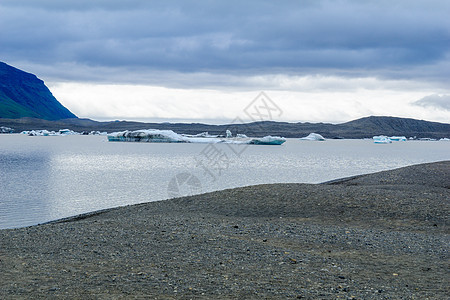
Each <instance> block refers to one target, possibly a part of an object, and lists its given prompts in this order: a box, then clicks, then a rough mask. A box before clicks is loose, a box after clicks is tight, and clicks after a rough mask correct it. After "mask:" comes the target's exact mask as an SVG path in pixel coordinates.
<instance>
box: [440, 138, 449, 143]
mask: <svg viewBox="0 0 450 300" xmlns="http://www.w3.org/2000/svg"><path fill="white" fill-rule="evenodd" d="M439 141H440V142H450V139H449V138H442V139H439Z"/></svg>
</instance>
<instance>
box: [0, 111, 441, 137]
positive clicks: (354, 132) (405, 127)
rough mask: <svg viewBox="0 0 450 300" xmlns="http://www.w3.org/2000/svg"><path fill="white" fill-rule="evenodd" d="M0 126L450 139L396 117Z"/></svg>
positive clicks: (436, 127) (10, 122) (427, 125)
mask: <svg viewBox="0 0 450 300" xmlns="http://www.w3.org/2000/svg"><path fill="white" fill-rule="evenodd" d="M0 126H6V127H11V128H14V129H15V132H20V131H22V130H31V129H47V130H58V129H61V128H70V129H72V130H75V131H79V132H81V131H91V130H98V131H107V132H113V131H122V130H138V129H150V128H153V129H170V130H173V131H175V132H177V133H185V134H196V133H200V132H205V131H208V132H209V133H210V134H224V133H225V131H226V130H227V129H229V130H231V132H232V133H233V134H236V133H244V134H246V135H248V136H255V137H261V136H265V135H278V136H283V137H287V138H298V137H303V136H306V135H308V134H309V133H311V132H316V133H319V134H321V135H323V136H324V137H325V138H327V139H331V138H347V139H359V138H371V137H373V136H374V135H380V134H384V135H389V136H393V135H402V136H403V135H404V136H406V137H417V138H425V137H428V138H444V137H446V138H449V137H450V124H446V123H438V122H429V121H423V120H415V119H407V118H396V117H377V116H371V117H365V118H361V119H357V120H354V121H350V122H346V123H342V124H327V123H287V122H274V121H264V122H254V123H246V124H228V125H208V124H200V123H190V124H189V123H141V122H130V121H112V122H97V121H93V120H90V119H74V118H72V119H63V120H58V121H48V120H40V119H35V118H22V119H15V120H14V119H0Z"/></svg>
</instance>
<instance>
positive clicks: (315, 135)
mask: <svg viewBox="0 0 450 300" xmlns="http://www.w3.org/2000/svg"><path fill="white" fill-rule="evenodd" d="M300 140H302V141H325V138H324V137H323V136H321V135H320V134H318V133H314V132H312V133H310V134H309V135H308V136H305V137H302V138H300Z"/></svg>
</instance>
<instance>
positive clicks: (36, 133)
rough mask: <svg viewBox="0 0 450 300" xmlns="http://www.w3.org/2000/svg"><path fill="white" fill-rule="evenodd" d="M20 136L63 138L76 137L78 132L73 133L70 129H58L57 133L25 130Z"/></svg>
mask: <svg viewBox="0 0 450 300" xmlns="http://www.w3.org/2000/svg"><path fill="white" fill-rule="evenodd" d="M21 134H26V135H29V136H65V135H78V134H79V133H78V132H75V131H73V130H70V129H60V130H59V131H57V132H55V131H48V130H45V129H43V130H25V131H22V132H21Z"/></svg>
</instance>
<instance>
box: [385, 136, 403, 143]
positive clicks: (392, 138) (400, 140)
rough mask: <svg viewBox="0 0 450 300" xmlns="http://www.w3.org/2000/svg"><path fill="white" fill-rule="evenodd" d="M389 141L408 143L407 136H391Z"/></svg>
mask: <svg viewBox="0 0 450 300" xmlns="http://www.w3.org/2000/svg"><path fill="white" fill-rule="evenodd" d="M389 139H390V140H391V141H396V142H406V140H407V139H406V136H391V137H389Z"/></svg>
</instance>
